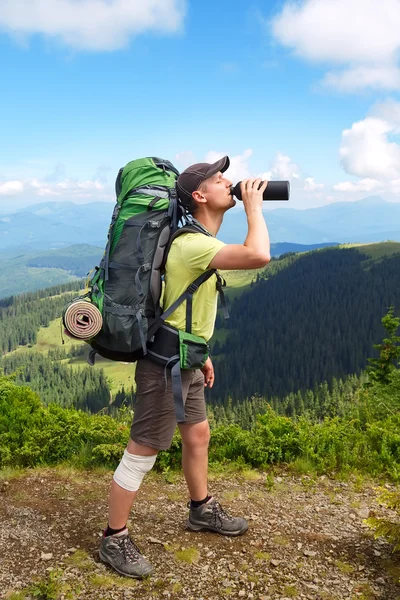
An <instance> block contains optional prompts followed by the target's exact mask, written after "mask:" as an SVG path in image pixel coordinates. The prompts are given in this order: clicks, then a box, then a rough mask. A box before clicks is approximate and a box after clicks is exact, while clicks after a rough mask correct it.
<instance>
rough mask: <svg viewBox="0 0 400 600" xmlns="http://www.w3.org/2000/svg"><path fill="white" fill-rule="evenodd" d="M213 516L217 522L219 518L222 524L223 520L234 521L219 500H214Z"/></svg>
mask: <svg viewBox="0 0 400 600" xmlns="http://www.w3.org/2000/svg"><path fill="white" fill-rule="evenodd" d="M212 516H213V519H214V522H215V524H216V522H217V520H219V521H220V523H221V525H222V522H223V521H233V517H231V515H230V514H229V513H227V512H226V510H224V509H223V508H222V506H221V505H220V503H219V502H214V504H213V506H212Z"/></svg>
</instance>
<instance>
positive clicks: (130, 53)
mask: <svg viewBox="0 0 400 600" xmlns="http://www.w3.org/2000/svg"><path fill="white" fill-rule="evenodd" d="M399 31H400V0H300V1H298V2H296V3H295V4H293V3H290V2H287V1H286V0H281V1H279V2H275V1H273V0H271V1H265V0H264V1H259V2H254V3H246V2H243V1H240V0H219V2H215V1H214V2H212V1H211V0H203V1H202V2H199V1H195V0H162V2H161V0H140V1H137V0H30V2H29V3H26V2H25V1H24V0H13V2H12V3H10V2H8V1H7V0H0V82H1V92H2V93H1V95H0V136H1V141H2V143H1V144H0V211H1V212H12V211H13V210H14V209H16V208H19V207H22V206H26V205H29V204H33V203H37V202H44V201H61V200H72V201H73V202H78V203H82V202H92V201H97V200H101V201H113V200H114V194H113V186H114V180H115V176H116V174H117V172H118V169H119V167H120V166H123V165H124V164H125V163H126V162H128V161H129V160H132V159H134V158H138V157H140V156H154V155H155V156H162V157H165V158H168V159H169V160H171V161H172V162H174V163H175V164H176V165H177V166H178V168H180V169H183V168H185V167H186V166H188V165H189V164H190V163H192V162H198V161H203V160H207V161H211V160H215V159H216V158H218V157H219V156H222V155H223V154H228V155H229V156H230V157H231V158H232V168H231V170H230V172H229V174H230V176H231V178H232V180H233V181H234V182H236V181H237V180H238V179H241V178H243V177H245V176H252V175H259V174H263V176H266V177H269V178H270V179H289V180H290V182H291V189H292V194H291V200H290V203H289V204H290V206H291V207H292V208H308V207H314V206H319V205H323V204H326V203H328V202H336V201H353V200H358V199H360V198H363V197H366V196H370V195H380V196H382V197H384V198H386V199H387V200H390V201H399V198H400V196H399V194H400V139H399V132H400V93H399V92H400V69H399V66H398V57H399V46H400V35H399V33H398V32H399ZM288 206H289V205H288ZM271 207H273V208H276V207H277V204H275V203H274V204H272V205H271Z"/></svg>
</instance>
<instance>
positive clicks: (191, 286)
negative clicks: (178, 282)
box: [187, 283, 199, 294]
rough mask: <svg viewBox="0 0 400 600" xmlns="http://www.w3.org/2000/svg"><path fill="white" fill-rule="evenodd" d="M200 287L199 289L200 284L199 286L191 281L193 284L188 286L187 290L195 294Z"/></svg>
mask: <svg viewBox="0 0 400 600" xmlns="http://www.w3.org/2000/svg"><path fill="white" fill-rule="evenodd" d="M198 289H199V286H198V285H195V284H194V283H191V284H190V285H189V287H188V289H187V291H188V292H189V293H190V294H194V293H195V292H197V290H198Z"/></svg>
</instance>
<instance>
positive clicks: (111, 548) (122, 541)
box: [99, 529, 153, 579]
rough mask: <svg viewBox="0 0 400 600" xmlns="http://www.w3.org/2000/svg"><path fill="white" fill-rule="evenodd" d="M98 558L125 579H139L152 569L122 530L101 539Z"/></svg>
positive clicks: (126, 533)
mask: <svg viewBox="0 0 400 600" xmlns="http://www.w3.org/2000/svg"><path fill="white" fill-rule="evenodd" d="M99 556H100V558H101V560H102V561H103V562H105V563H107V564H109V565H111V567H112V568H113V569H115V570H116V571H117V573H120V575H125V576H126V577H136V578H138V579H141V578H142V577H146V576H147V575H150V574H151V573H152V571H153V568H152V566H151V564H150V563H149V561H148V560H146V559H145V558H144V556H143V555H142V554H141V553H140V550H139V548H138V547H137V546H136V544H134V543H133V542H132V540H131V538H130V537H129V535H128V530H127V529H124V530H123V531H121V533H117V534H116V535H109V536H108V537H103V539H102V540H101V544H100V550H99Z"/></svg>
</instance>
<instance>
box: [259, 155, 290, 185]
mask: <svg viewBox="0 0 400 600" xmlns="http://www.w3.org/2000/svg"><path fill="white" fill-rule="evenodd" d="M260 177H261V178H262V179H268V180H273V179H275V180H278V181H279V180H289V181H292V180H293V179H300V171H299V168H298V166H297V165H296V164H294V163H293V162H292V160H291V158H290V156H287V155H286V154H283V153H282V152H277V153H276V156H275V159H274V161H273V163H272V166H271V168H270V170H269V171H266V172H265V173H262V174H261V175H260Z"/></svg>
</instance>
